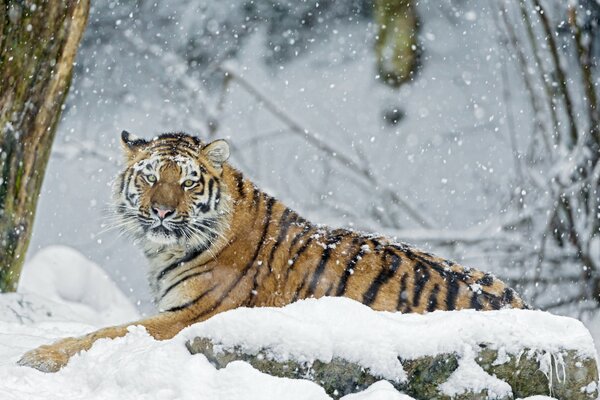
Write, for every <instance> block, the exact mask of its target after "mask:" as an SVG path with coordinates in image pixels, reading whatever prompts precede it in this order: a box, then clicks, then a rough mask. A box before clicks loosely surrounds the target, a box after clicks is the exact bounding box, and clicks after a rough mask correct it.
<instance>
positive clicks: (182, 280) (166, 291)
mask: <svg viewBox="0 0 600 400" xmlns="http://www.w3.org/2000/svg"><path fill="white" fill-rule="evenodd" d="M211 271H212V268H211V269H207V270H205V271H201V272H194V273H193V274H190V275H186V276H184V277H183V278H181V279H180V280H178V281H177V282H175V283H173V284H172V285H171V286H169V287H168V288H166V289H165V291H164V292H163V294H162V295H161V296H160V299H161V300H162V299H163V298H164V297H165V296H166V295H167V294H168V293H169V292H170V291H171V290H173V289H174V288H175V287H176V286H178V285H180V284H182V283H184V282H185V281H187V280H188V279H191V278H194V277H196V276H200V275H203V274H206V273H207V272H211Z"/></svg>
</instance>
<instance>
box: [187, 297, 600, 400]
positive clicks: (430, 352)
mask: <svg viewBox="0 0 600 400" xmlns="http://www.w3.org/2000/svg"><path fill="white" fill-rule="evenodd" d="M181 336H186V337H189V338H192V341H191V342H189V343H188V346H189V348H190V351H191V352H193V353H202V354H205V355H206V356H207V357H208V359H209V360H210V361H211V362H212V363H213V364H214V365H215V366H217V367H218V368H222V367H225V366H227V365H228V363H229V362H231V361H233V360H236V359H237V360H244V361H246V362H249V363H250V364H252V365H253V366H254V367H255V368H257V369H259V370H261V371H263V372H266V373H269V374H272V375H277V376H283V377H293V378H299V377H306V378H309V379H313V380H314V381H315V382H319V383H320V384H321V385H322V386H323V387H324V388H325V390H326V391H327V393H328V394H330V395H331V396H333V397H339V396H342V395H344V394H347V393H351V392H352V391H355V390H358V389H365V388H366V387H367V386H369V385H371V384H372V383H373V382H376V381H378V380H380V379H386V380H387V381H389V382H390V383H391V384H392V385H393V386H394V387H396V388H397V389H399V390H402V391H405V392H407V393H408V394H410V395H412V396H413V397H415V398H417V399H427V398H434V397H435V398H440V399H443V398H448V399H449V398H461V399H480V398H481V399H483V398H489V399H503V400H504V399H513V398H514V397H517V396H518V397H526V396H531V395H545V394H550V395H554V396H555V397H557V398H558V399H568V400H575V399H595V398H596V397H597V394H598V393H597V387H596V382H597V380H598V372H597V365H596V351H595V348H594V344H593V340H592V338H591V336H590V334H589V332H588V330H587V329H586V328H585V327H584V326H583V324H582V323H581V322H579V321H577V320H575V319H572V318H567V317H560V316H555V315H552V314H549V313H545V312H542V311H530V310H501V311H491V312H480V311H474V310H464V311H454V312H434V313H430V314H427V315H413V314H406V315H403V314H399V313H389V312H375V311H373V310H371V309H370V308H368V307H366V306H364V305H362V304H360V303H358V302H355V301H352V300H349V299H345V298H322V299H319V300H315V299H311V300H304V301H300V302H297V303H294V304H291V305H289V306H287V307H284V308H253V309H246V308H239V309H236V310H232V311H229V312H226V313H222V314H219V315H217V316H215V317H213V318H211V319H210V320H208V321H205V322H203V323H200V324H196V325H194V326H192V327H190V328H188V329H186V330H185V331H184V332H182V334H181ZM588 387H589V388H590V390H588Z"/></svg>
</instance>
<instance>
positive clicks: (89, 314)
mask: <svg viewBox="0 0 600 400" xmlns="http://www.w3.org/2000/svg"><path fill="white" fill-rule="evenodd" d="M18 292H19V293H22V294H27V295H31V294H33V295H35V296H37V297H44V298H47V299H48V300H50V301H53V302H56V303H59V304H63V305H66V306H68V308H69V309H70V310H71V313H72V315H71V316H70V319H71V320H74V321H84V322H87V323H89V324H92V325H100V326H102V325H114V324H119V323H123V322H127V321H134V320H136V319H138V318H139V313H138V312H137V310H136V309H135V307H134V306H133V305H132V304H131V302H130V301H129V300H128V299H127V297H125V295H124V294H123V293H122V292H121V291H120V290H119V288H118V287H117V286H116V284H115V283H114V282H113V281H112V280H111V279H110V278H109V277H108V275H107V274H106V273H105V272H104V271H103V270H102V269H101V268H100V267H99V266H98V265H96V264H94V263H93V262H91V261H89V260H88V259H87V258H85V257H84V256H83V255H81V254H80V253H79V252H77V251H76V250H74V249H72V248H70V247H65V246H51V247H46V248H44V249H42V250H41V251H39V252H38V253H37V254H36V255H35V256H34V257H33V258H32V259H31V260H30V261H28V262H26V263H25V266H24V267H23V272H22V274H21V280H20V281H19V289H18ZM54 309H56V307H54Z"/></svg>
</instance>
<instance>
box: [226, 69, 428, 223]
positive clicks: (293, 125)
mask: <svg viewBox="0 0 600 400" xmlns="http://www.w3.org/2000/svg"><path fill="white" fill-rule="evenodd" d="M221 69H222V70H223V71H224V72H226V73H227V74H229V75H231V76H232V77H233V78H234V79H235V81H236V82H237V83H238V84H239V85H240V86H241V87H242V88H243V89H244V90H246V91H247V92H248V93H249V94H250V95H252V96H253V97H255V98H256V99H257V100H259V101H260V102H261V103H263V105H264V106H265V108H266V109H267V110H268V111H269V112H271V114H273V115H274V116H275V117H276V118H278V119H279V120H280V121H282V122H283V123H284V124H286V125H287V126H288V127H289V128H290V131H291V132H293V133H295V134H297V135H299V136H301V137H302V138H303V139H304V140H306V141H307V142H308V143H310V144H311V145H313V146H314V147H316V148H317V149H319V150H321V151H323V152H325V153H327V154H328V155H329V156H331V157H332V159H333V160H335V161H337V162H338V163H340V164H342V165H343V166H345V167H347V168H348V169H350V170H352V171H353V172H354V173H356V174H357V175H358V176H360V177H362V178H363V179H365V180H366V181H368V182H370V184H371V185H372V186H375V187H377V184H374V183H375V174H374V173H373V172H372V171H371V170H370V169H367V168H365V167H364V166H362V165H360V164H358V163H357V162H356V161H355V160H353V159H352V158H351V157H349V156H347V155H345V154H344V153H342V152H340V151H339V149H336V148H334V147H332V146H331V145H330V144H329V143H327V142H326V141H324V140H323V139H321V138H320V137H319V135H317V134H315V133H313V132H312V131H309V130H308V129H306V128H304V127H303V126H302V125H300V124H299V123H298V122H296V121H295V120H294V119H293V118H292V117H291V116H290V115H289V114H287V113H286V112H285V111H284V110H283V109H281V108H280V107H279V106H278V105H277V104H275V103H274V102H273V101H271V100H270V99H269V98H268V97H267V96H265V95H264V94H262V93H261V92H260V91H259V90H258V89H257V88H256V87H255V86H254V85H252V84H251V83H250V82H249V81H248V80H246V79H245V78H244V77H243V76H241V75H239V74H238V73H237V72H236V71H235V70H234V69H232V68H230V67H228V66H227V65H222V66H221ZM384 193H385V194H386V195H387V196H388V198H389V199H390V200H392V201H393V202H394V203H395V204H397V205H399V206H401V207H402V208H403V209H404V211H405V212H406V213H407V214H408V215H409V216H410V217H411V218H412V219H413V220H414V221H415V222H417V223H418V224H419V225H421V226H422V227H425V228H430V227H432V226H434V224H433V223H432V222H430V221H429V220H428V218H426V217H425V216H424V215H422V214H421V213H419V212H418V211H417V210H416V208H415V207H413V206H412V205H411V204H409V202H408V201H406V200H404V199H402V198H400V196H398V194H397V193H395V192H391V191H389V190H385V191H384Z"/></svg>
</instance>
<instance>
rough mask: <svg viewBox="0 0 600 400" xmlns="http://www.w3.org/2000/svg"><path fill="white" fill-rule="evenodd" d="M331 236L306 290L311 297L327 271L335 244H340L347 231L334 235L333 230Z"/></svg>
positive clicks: (307, 295)
mask: <svg viewBox="0 0 600 400" xmlns="http://www.w3.org/2000/svg"><path fill="white" fill-rule="evenodd" d="M330 235H331V236H329V237H328V238H327V242H326V245H325V249H323V254H321V259H320V260H319V264H317V267H316V268H315V272H314V273H313V276H312V279H311V281H310V285H309V286H308V290H307V291H306V297H310V296H312V295H313V294H314V293H315V289H316V288H317V284H318V283H319V279H320V278H321V275H323V272H325V266H326V265H327V262H328V261H329V258H330V257H331V251H332V250H333V248H334V246H335V245H337V244H339V243H340V241H341V240H342V238H343V237H344V236H345V235H346V232H345V231H344V232H341V233H338V234H337V235H334V234H333V232H332V233H330Z"/></svg>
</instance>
